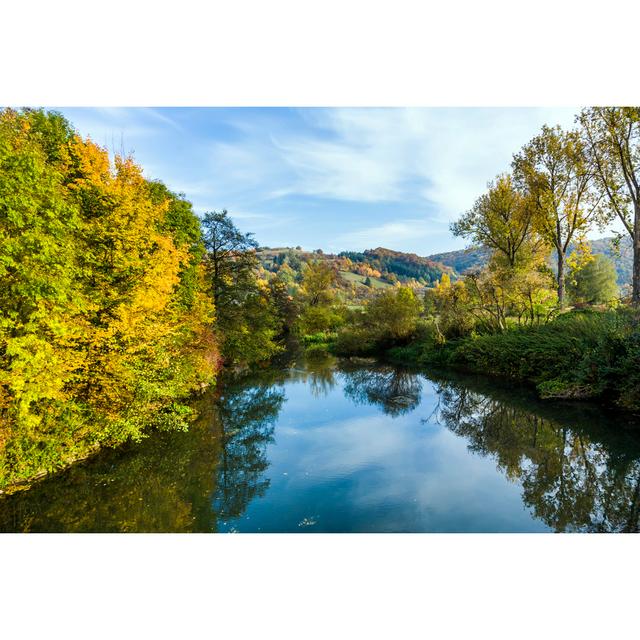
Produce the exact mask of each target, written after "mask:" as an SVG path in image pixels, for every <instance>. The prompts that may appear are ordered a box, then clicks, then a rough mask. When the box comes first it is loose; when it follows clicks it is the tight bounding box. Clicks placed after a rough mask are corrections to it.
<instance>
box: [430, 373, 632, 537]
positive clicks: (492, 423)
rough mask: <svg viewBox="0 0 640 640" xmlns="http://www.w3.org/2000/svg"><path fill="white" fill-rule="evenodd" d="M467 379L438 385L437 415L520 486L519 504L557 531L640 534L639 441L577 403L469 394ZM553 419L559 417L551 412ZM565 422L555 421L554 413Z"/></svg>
mask: <svg viewBox="0 0 640 640" xmlns="http://www.w3.org/2000/svg"><path fill="white" fill-rule="evenodd" d="M469 385H470V382H469V380H466V381H465V383H464V384H462V383H461V382H457V383H456V382H444V381H441V382H440V384H439V393H440V395H441V399H442V402H441V404H440V406H439V415H440V417H441V419H442V420H443V421H444V424H445V425H446V426H447V428H449V429H450V430H451V431H453V432H454V433H456V434H457V435H459V436H462V437H464V438H465V439H466V440H467V441H468V442H469V449H470V450H471V451H473V452H474V453H476V454H480V455H483V456H492V457H493V458H494V459H495V460H496V462H497V465H498V468H499V469H500V470H501V471H502V472H503V473H504V474H506V476H507V477H508V478H510V479H511V480H513V481H515V482H518V483H519V484H520V485H521V487H522V497H523V502H524V503H525V504H526V505H527V506H529V507H531V508H532V510H533V513H534V515H535V516H536V517H537V518H540V519H541V520H543V521H544V522H545V523H546V524H548V525H549V526H550V527H551V528H552V529H554V530H556V531H593V532H606V531H621V532H637V531H638V527H639V507H640V460H639V458H638V442H637V438H636V437H634V435H632V434H628V433H625V432H624V431H623V427H622V425H620V424H617V423H616V421H615V420H604V421H603V420H602V416H601V421H600V423H598V422H597V421H594V420H593V418H595V417H597V412H596V411H594V410H592V411H589V410H588V409H586V408H581V407H577V406H575V405H565V406H564V407H562V409H559V408H558V407H557V406H553V405H549V406H547V407H544V408H543V407H542V405H541V403H536V405H537V406H536V408H537V409H538V411H539V412H540V411H544V412H545V413H546V414H547V415H548V416H549V417H543V416H541V415H540V413H532V412H531V406H530V405H529V406H528V407H527V408H523V407H522V406H521V405H520V403H519V402H518V397H517V396H516V397H511V398H510V400H511V401H510V402H509V403H506V402H504V401H503V399H500V398H497V397H495V394H494V396H491V395H487V392H486V390H484V393H480V392H478V391H474V390H472V389H471V388H470V386H469ZM554 414H556V415H554ZM558 414H559V415H561V416H562V418H561V419H558V418H557V415H558Z"/></svg>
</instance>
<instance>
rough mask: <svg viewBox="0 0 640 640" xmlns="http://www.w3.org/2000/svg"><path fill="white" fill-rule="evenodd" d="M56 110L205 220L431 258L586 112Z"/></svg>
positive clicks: (258, 233) (283, 239)
mask: <svg viewBox="0 0 640 640" xmlns="http://www.w3.org/2000/svg"><path fill="white" fill-rule="evenodd" d="M55 110H57V111H59V112H61V113H62V114H63V115H64V116H65V117H66V118H67V119H68V120H69V121H70V122H71V124H72V125H73V126H74V127H75V128H76V129H77V131H78V132H79V133H80V134H81V135H82V136H88V137H90V138H91V139H92V140H93V141H94V142H95V143H97V144H99V145H101V146H104V147H106V148H107V149H109V151H110V152H111V153H116V152H117V153H120V154H125V155H132V156H133V157H134V159H135V160H136V162H138V163H139V164H140V165H141V166H142V168H143V171H144V174H145V176H146V177H147V178H150V179H154V180H161V181H162V182H164V183H165V184H166V185H167V186H168V187H169V188H170V189H171V190H172V191H174V192H178V193H183V194H184V195H185V197H186V198H187V199H188V200H189V201H190V202H191V203H192V204H193V207H194V211H195V212H196V213H197V214H198V215H199V216H202V214H203V213H204V212H205V211H213V210H217V211H220V210H222V209H226V210H228V212H229V215H230V216H231V218H232V219H233V220H234V222H235V223H236V224H237V226H238V227H239V228H240V229H241V230H242V231H243V232H252V233H253V234H254V237H255V238H256V240H257V241H258V243H259V244H260V246H263V247H265V246H266V247H284V246H290V247H295V246H301V247H302V248H303V249H304V250H306V251H313V250H315V249H322V250H323V251H324V252H326V253H340V252H341V251H364V250H365V249H372V248H375V247H378V246H379V247H385V248H389V249H393V250H394V251H402V252H408V253H415V254H417V255H420V256H429V255H432V254H436V253H445V252H448V251H457V250H461V249H465V248H467V245H468V243H467V242H466V241H465V240H464V239H462V238H456V237H454V236H453V235H452V234H451V232H450V230H449V225H450V223H451V222H453V221H454V220H455V219H456V218H457V217H458V216H460V215H461V214H462V213H464V212H465V211H466V210H468V209H469V208H470V207H471V206H472V205H473V203H474V201H475V199H476V198H477V197H478V196H480V195H481V194H482V193H483V191H484V190H485V188H486V184H487V182H489V181H490V180H492V179H493V178H494V177H495V176H496V175H497V174H498V173H501V172H503V171H508V170H509V165H510V162H511V158H512V155H513V154H514V153H515V152H517V151H518V149H519V148H520V147H521V146H522V145H523V144H525V143H526V142H527V141H528V140H529V139H530V138H531V137H533V136H534V135H535V134H536V133H537V132H538V130H539V129H540V128H541V127H542V125H543V124H548V125H555V124H559V125H561V126H562V127H564V128H570V127H572V126H573V121H574V116H575V114H576V113H577V112H578V110H579V108H578V107H575V108H565V107H563V108H548V107H543V108H527V107H512V108H502V107H500V108H487V107H482V108H475V107H456V108H444V107H425V108H400V107H390V108H377V107H372V108H342V107H340V108H285V107H264V108H263V107H257V108H254V107H185V108H165V107H162V108H150V107H130V108H98V107H74V108H57V109H55ZM611 232H613V229H612V230H611ZM608 234H609V230H606V231H605V230H600V231H598V235H597V236H596V235H595V234H591V235H590V238H592V239H595V238H600V237H607V235H608Z"/></svg>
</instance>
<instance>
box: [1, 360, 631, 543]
mask: <svg viewBox="0 0 640 640" xmlns="http://www.w3.org/2000/svg"><path fill="white" fill-rule="evenodd" d="M197 409H198V411H199V414H200V417H199V419H198V420H197V422H196V423H195V424H194V425H193V426H192V427H191V429H190V430H189V431H188V432H186V433H181V432H180V433H176V432H174V433H158V434H155V435H153V436H151V437H149V438H147V439H145V440H144V441H142V442H141V443H138V444H130V445H127V446H125V447H123V448H120V449H118V450H113V451H106V452H104V453H102V454H100V455H98V456H97V457H95V458H94V459H92V460H90V461H87V462H85V463H80V464H77V465H75V466H73V467H71V468H70V469H68V470H67V471H65V472H63V473H61V474H58V475H56V476H53V477H50V478H48V479H45V480H44V481H41V482H39V483H37V484H35V485H34V486H33V487H32V488H31V489H29V490H26V491H22V492H19V493H17V494H14V495H12V496H5V497H2V498H0V531H5V532H6V531H33V532H53V531H55V532H74V531H84V532H118V531H120V532H305V533H310V532H543V531H605V532H606V531H629V532H631V531H634V532H635V531H637V530H638V526H639V512H640V430H639V429H638V428H637V427H635V428H634V427H633V425H630V424H629V423H628V422H629V418H628V416H624V415H621V414H616V413H614V412H612V411H604V410H602V409H600V408H597V407H594V406H590V405H585V404H580V403H569V402H566V403H549V402H542V401H539V400H537V399H536V398H535V396H534V395H533V394H532V393H531V392H530V391H528V390H526V389H521V388H513V387H508V386H505V384H504V383H499V382H497V381H495V380H491V379H488V378H484V377H478V376H474V377H461V376H453V375H451V374H446V375H442V374H436V373H433V372H427V373H424V372H417V371H413V370H408V369H404V368H401V367H397V366H393V365H389V364H382V363H354V362H351V361H339V360H334V359H332V358H327V359H321V360H317V359H315V360H310V361H305V360H304V359H303V358H301V357H299V358H298V359H289V361H287V362H282V363H280V364H278V365H273V366H270V367H269V368H266V369H264V370H262V371H260V372H259V373H256V374H252V375H250V376H246V377H244V378H240V379H236V380H229V381H227V382H225V383H224V384H222V385H221V387H220V389H219V390H217V391H216V392H214V393H211V394H209V395H206V396H204V397H203V398H201V399H199V400H198V401H197Z"/></svg>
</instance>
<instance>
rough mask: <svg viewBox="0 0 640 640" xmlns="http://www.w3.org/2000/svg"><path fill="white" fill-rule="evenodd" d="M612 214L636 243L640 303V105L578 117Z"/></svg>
mask: <svg viewBox="0 0 640 640" xmlns="http://www.w3.org/2000/svg"><path fill="white" fill-rule="evenodd" d="M578 120H579V122H580V124H581V125H582V134H583V137H584V140H585V143H586V146H587V149H588V151H589V154H590V157H591V161H592V163H593V166H594V173H595V176H596V181H595V184H596V187H597V189H598V191H599V192H600V195H601V196H602V198H603V200H604V202H605V203H606V206H607V212H608V217H609V218H610V219H618V220H619V221H620V222H622V224H623V225H624V228H625V229H626V231H627V233H628V234H629V236H630V237H631V241H632V244H633V283H632V294H631V299H632V302H633V304H634V305H635V306H639V305H640V107H592V108H590V109H584V110H583V111H582V112H581V113H580V115H579V116H578Z"/></svg>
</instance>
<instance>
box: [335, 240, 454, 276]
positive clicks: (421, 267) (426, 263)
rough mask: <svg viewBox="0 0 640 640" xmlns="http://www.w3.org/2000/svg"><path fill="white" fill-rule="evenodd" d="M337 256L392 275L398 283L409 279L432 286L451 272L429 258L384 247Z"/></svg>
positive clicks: (348, 252) (345, 252)
mask: <svg viewBox="0 0 640 640" xmlns="http://www.w3.org/2000/svg"><path fill="white" fill-rule="evenodd" d="M338 255H339V256H340V257H341V258H349V260H351V261H352V262H356V263H366V264H368V265H370V266H371V267H372V268H373V269H377V270H378V271H380V272H381V273H388V274H394V275H395V276H396V277H397V278H398V279H399V280H400V281H402V280H403V279H406V278H409V279H414V280H416V281H418V282H419V283H420V284H423V285H425V286H433V285H434V284H435V282H436V281H437V280H439V279H440V277H441V276H442V274H443V273H444V272H445V271H450V270H451V269H447V267H446V266H445V265H444V264H442V263H440V262H438V261H436V260H433V259H432V258H431V257H429V258H424V257H421V256H418V255H416V254H415V253H404V252H402V251H393V250H392V249H385V248H384V247H378V248H377V249H367V250H366V251H364V252H362V253H360V252H357V251H343V252H342V253H340V254H338Z"/></svg>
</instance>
